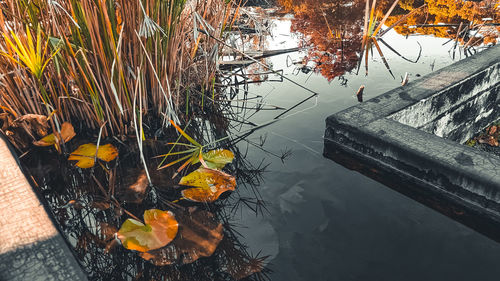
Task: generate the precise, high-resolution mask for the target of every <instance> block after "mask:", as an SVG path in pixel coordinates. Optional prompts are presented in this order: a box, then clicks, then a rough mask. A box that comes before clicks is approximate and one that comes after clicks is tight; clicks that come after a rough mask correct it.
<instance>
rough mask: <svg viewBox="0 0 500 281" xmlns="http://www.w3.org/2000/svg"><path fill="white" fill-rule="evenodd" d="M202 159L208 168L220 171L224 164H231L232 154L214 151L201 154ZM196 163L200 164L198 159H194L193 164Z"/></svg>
mask: <svg viewBox="0 0 500 281" xmlns="http://www.w3.org/2000/svg"><path fill="white" fill-rule="evenodd" d="M202 157H203V160H204V161H205V163H206V165H207V166H208V168H210V169H222V168H224V166H226V164H229V163H231V162H233V159H234V154H233V152H231V151H229V150H227V149H216V150H210V151H208V152H206V153H202ZM198 162H200V159H198V158H196V160H195V161H194V162H193V164H196V163H198Z"/></svg>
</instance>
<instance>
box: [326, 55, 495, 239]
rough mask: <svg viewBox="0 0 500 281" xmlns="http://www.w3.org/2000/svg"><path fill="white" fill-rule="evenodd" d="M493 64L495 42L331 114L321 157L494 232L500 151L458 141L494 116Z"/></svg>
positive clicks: (492, 119) (476, 130)
mask: <svg viewBox="0 0 500 281" xmlns="http://www.w3.org/2000/svg"><path fill="white" fill-rule="evenodd" d="M499 70H500V46H494V47H491V48H489V49H487V50H484V51H482V52H480V53H478V54H476V55H474V56H471V57H468V58H466V59H464V60H461V61H459V62H456V63H454V64H452V65H450V66H447V67H445V68H443V69H440V70H438V71H435V72H432V73H430V74H428V75H426V76H424V77H422V78H420V79H418V80H415V81H413V82H410V83H408V84H407V85H405V86H401V87H398V88H395V89H393V90H391V91H389V92H386V93H384V94H382V95H380V96H377V97H375V98H372V99H370V100H368V101H366V102H364V103H361V104H359V105H357V106H353V107H351V108H348V109H346V110H344V111H341V112H339V113H336V114H334V115H331V116H329V117H328V118H327V119H326V131H325V137H324V138H325V139H324V142H325V147H324V156H325V157H327V158H330V159H332V160H334V161H336V162H338V163H340V164H342V165H344V166H346V167H347V168H350V169H354V170H357V171H360V172H362V173H363V174H365V175H368V176H370V177H372V178H374V179H375V180H378V181H380V182H382V183H385V184H386V185H388V186H390V187H392V188H394V189H396V190H397V191H399V192H401V193H403V194H405V195H408V196H410V197H412V198H414V199H416V200H418V201H420V202H422V203H424V204H426V205H429V206H430V207H432V208H434V209H436V210H438V211H441V212H442V213H445V214H446V213H447V212H449V211H450V210H451V212H452V213H454V214H452V215H451V216H452V217H456V216H459V217H460V216H468V217H470V218H472V217H476V218H479V219H478V220H477V222H479V221H481V224H482V225H485V224H489V225H490V226H492V225H495V226H498V227H493V228H496V229H495V230H494V231H490V230H491V229H490V230H488V231H486V232H490V233H487V235H488V236H491V235H489V234H492V233H496V232H497V233H500V157H498V156H496V155H492V154H490V153H486V152H484V151H480V150H478V149H474V148H472V147H468V146H466V145H463V144H462V143H461V141H462V140H463V138H465V137H466V136H468V135H470V134H474V133H477V132H478V131H479V130H482V129H484V127H485V126H487V124H489V123H491V122H492V121H495V120H494V119H495V118H496V119H498V116H499V114H500V91H499V89H500V74H499ZM471 115H472V116H471ZM481 126H484V127H481ZM430 201H432V202H435V204H434V203H429V202H430ZM445 205H448V206H452V207H450V208H447V209H446V210H447V211H445V210H444V209H443V207H442V206H445ZM447 215H450V214H447ZM492 222H495V224H492ZM496 223H498V224H496ZM466 224H467V225H469V226H471V224H472V227H474V225H473V224H475V222H474V219H472V220H469V223H466ZM493 235H496V234H493ZM497 238H500V236H499V237H497Z"/></svg>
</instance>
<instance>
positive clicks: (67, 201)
mask: <svg viewBox="0 0 500 281" xmlns="http://www.w3.org/2000/svg"><path fill="white" fill-rule="evenodd" d="M191 124H192V126H190V129H189V132H190V134H191V135H193V136H196V137H197V139H199V140H201V139H203V140H204V141H203V143H206V142H209V140H210V139H212V138H221V137H222V136H224V135H225V133H224V132H225V130H224V129H223V128H222V127H221V125H220V124H219V125H216V124H214V123H211V122H206V121H203V120H201V119H200V120H198V121H193V122H192V123H191ZM240 140H241V139H234V140H230V139H228V140H226V141H225V142H224V143H223V144H220V145H224V146H225V147H231V150H232V151H233V152H234V153H235V156H236V157H235V160H234V162H233V163H232V164H231V165H229V166H228V167H227V170H228V172H229V173H231V174H233V175H235V176H236V178H238V186H239V187H238V188H239V189H242V188H248V190H249V192H245V193H249V194H254V195H253V196H239V195H238V191H236V192H234V193H233V194H232V195H231V196H230V197H228V198H227V199H224V200H221V201H218V202H215V203H213V204H197V203H190V202H188V201H182V202H179V203H178V204H175V203H172V202H173V201H175V199H177V198H179V196H180V187H179V186H177V185H176V184H175V182H174V181H172V179H171V174H172V173H173V171H172V170H156V169H154V165H156V164H158V163H154V162H155V161H154V160H151V161H150V162H148V164H149V165H150V171H151V179H152V182H153V185H152V186H148V184H147V180H146V178H145V176H144V169H143V167H142V163H141V162H140V161H139V158H140V156H139V155H138V150H137V148H136V147H137V146H136V145H134V142H131V144H130V145H129V144H127V146H124V144H122V145H121V148H120V159H119V160H117V161H116V163H111V164H109V165H108V166H106V167H96V168H94V169H93V170H91V171H80V170H78V169H77V168H74V167H72V166H71V165H69V163H67V162H66V161H65V160H63V159H61V158H60V156H58V155H57V154H55V153H49V152H47V151H46V150H40V151H38V152H36V153H30V154H27V155H26V156H25V157H23V158H22V161H23V164H24V165H26V166H27V167H28V168H29V171H30V172H31V173H32V175H33V177H34V179H35V180H36V182H38V183H39V186H38V188H39V189H40V190H41V192H42V193H43V196H44V197H45V198H46V200H47V201H48V203H49V205H50V207H51V209H52V212H53V214H54V217H55V218H56V220H57V221H58V222H59V224H60V227H61V229H62V231H63V233H64V234H65V236H66V237H67V238H68V240H69V241H70V243H71V244H72V246H73V247H74V250H75V252H76V255H77V256H78V258H79V259H80V261H81V262H82V264H83V266H84V268H85V269H86V270H87V272H88V273H89V277H90V279H92V280H153V279H155V280H240V279H245V280H267V279H268V277H267V275H268V273H269V269H267V268H266V267H265V266H264V265H265V257H260V256H253V255H251V254H250V253H249V252H248V250H247V248H246V246H245V245H244V244H243V243H242V242H240V240H239V236H238V233H237V232H236V231H234V230H233V228H232V223H233V222H234V219H233V216H234V214H236V213H238V210H240V209H241V208H250V209H252V210H254V211H255V212H256V213H259V212H261V211H262V210H263V208H264V207H263V199H262V198H261V197H260V195H259V192H258V185H259V184H260V181H261V175H262V173H263V171H264V168H265V167H263V166H262V165H259V166H257V167H254V166H253V165H252V164H251V163H249V162H248V161H247V160H245V155H244V154H242V153H241V152H240V150H239V149H238V147H236V146H235V145H234V142H238V141H240ZM72 145H74V146H77V144H72ZM134 147H135V148H134ZM165 149H167V146H166V145H165V143H164V142H160V141H157V142H148V143H147V144H144V154H145V155H146V158H147V159H152V158H151V157H152V156H155V155H158V154H161V153H164V152H165ZM157 162H159V160H158V161H157ZM103 168H105V169H103ZM187 172H188V171H183V173H184V174H185V173H187ZM152 208H157V209H162V210H171V211H172V212H173V213H174V214H176V216H177V217H178V218H179V220H181V219H182V218H183V219H182V223H181V224H180V225H181V228H182V227H187V225H188V224H187V223H186V219H187V220H188V221H189V220H193V222H192V223H190V225H191V227H192V229H193V231H194V233H195V234H191V235H195V236H192V237H188V236H186V235H184V236H183V237H177V238H176V239H177V242H176V240H174V241H173V242H172V243H173V244H175V245H177V246H176V247H180V248H179V249H181V250H182V251H183V252H179V253H183V254H182V255H178V256H177V257H176V258H170V259H169V260H167V263H170V262H171V263H172V264H168V265H164V266H156V265H154V264H153V263H152V262H150V261H146V260H144V259H142V258H141V257H139V255H138V253H136V252H132V251H129V250H126V249H124V248H123V247H121V246H118V245H116V242H115V240H114V237H113V234H114V233H115V232H116V231H117V230H118V228H119V227H120V225H121V224H122V223H123V221H124V220H125V219H127V218H129V217H142V213H143V212H144V210H146V209H152ZM195 209H196V210H198V211H195ZM193 212H194V213H193ZM191 213H193V214H192V215H190V214H191ZM195 213H196V214H198V215H195ZM200 214H201V215H200ZM211 225H212V226H211ZM217 225H221V227H222V229H223V235H224V236H223V238H222V240H221V241H220V242H218V245H216V246H217V248H216V249H215V252H214V253H213V254H211V255H209V256H204V255H206V254H205V253H204V251H205V250H204V248H203V247H206V246H207V245H206V243H208V242H210V241H213V238H209V237H210V235H213V233H215V232H213V231H215V226H217ZM193 231H191V232H189V233H193ZM210 233H212V234H210ZM186 239H187V240H186ZM189 239H192V240H189ZM183 241H188V242H183ZM193 242H194V243H193ZM183 243H184V244H183ZM181 250H179V251H181ZM193 257H200V258H199V259H196V260H195V261H194V262H190V259H192V258H193ZM167 263H165V264H167Z"/></svg>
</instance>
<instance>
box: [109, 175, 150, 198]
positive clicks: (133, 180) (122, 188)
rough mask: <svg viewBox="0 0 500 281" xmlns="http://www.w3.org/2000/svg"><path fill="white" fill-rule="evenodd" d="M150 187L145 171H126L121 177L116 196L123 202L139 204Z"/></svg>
mask: <svg viewBox="0 0 500 281" xmlns="http://www.w3.org/2000/svg"><path fill="white" fill-rule="evenodd" d="M148 186H149V181H148V177H147V175H146V171H145V170H144V169H136V168H131V169H126V170H125V171H124V172H123V173H122V175H121V180H120V184H119V185H117V190H116V195H115V196H116V197H117V198H118V199H119V200H120V201H122V202H127V203H136V204H139V203H141V202H142V200H143V199H144V196H145V194H146V190H147V188H148Z"/></svg>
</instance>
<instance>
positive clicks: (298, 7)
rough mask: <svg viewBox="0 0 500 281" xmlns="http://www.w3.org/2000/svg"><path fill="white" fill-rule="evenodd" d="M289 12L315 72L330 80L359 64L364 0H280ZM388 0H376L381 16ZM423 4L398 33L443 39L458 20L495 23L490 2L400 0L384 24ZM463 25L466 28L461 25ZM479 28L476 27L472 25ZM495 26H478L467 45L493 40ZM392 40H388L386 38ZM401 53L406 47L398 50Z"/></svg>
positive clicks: (452, 35) (499, 14)
mask: <svg viewBox="0 0 500 281" xmlns="http://www.w3.org/2000/svg"><path fill="white" fill-rule="evenodd" d="M278 3H279V4H280V5H281V6H282V7H283V8H284V9H285V10H286V11H288V12H292V13H294V15H295V17H294V19H293V20H292V28H291V29H292V30H291V31H293V32H299V33H301V34H303V35H304V43H303V44H304V45H305V46H308V47H310V49H309V51H308V54H307V56H306V58H305V61H304V62H303V63H306V62H307V61H313V62H314V63H315V64H316V67H315V70H316V71H317V72H320V73H321V75H323V76H324V77H325V78H327V79H328V80H329V81H332V80H333V79H334V78H335V77H338V76H341V75H342V74H344V73H345V72H349V71H351V70H353V69H354V68H355V67H356V66H357V61H358V59H359V55H358V53H359V51H360V47H361V41H362V36H363V30H362V29H363V24H364V12H365V1H364V0H354V1H353V0H335V1H334V0H304V1H302V0H278ZM392 3H393V1H392V0H382V1H377V7H376V13H377V14H378V15H379V18H380V17H381V16H382V15H384V14H385V12H387V10H388V9H389V7H390V5H391V4H392ZM423 4H427V7H425V8H423V9H420V10H418V11H417V12H416V13H414V14H413V15H411V16H410V17H408V18H407V20H406V21H403V22H402V23H401V24H399V25H398V26H396V27H395V31H396V32H397V33H399V34H402V35H409V34H424V35H434V36H436V37H442V38H453V39H454V38H455V37H456V34H457V29H458V28H459V24H460V23H461V22H464V24H465V25H470V26H471V27H472V24H473V23H474V24H480V23H482V22H483V19H484V18H492V19H493V20H492V21H490V22H493V23H498V22H499V18H500V9H496V10H495V9H494V7H493V5H494V1H491V0H485V1H481V2H470V1H456V0H402V1H400V2H399V4H398V7H397V8H396V9H395V10H394V11H393V12H392V16H390V17H389V19H388V20H387V22H386V25H387V26H390V25H392V24H393V23H395V22H396V21H398V20H399V19H400V18H402V17H403V16H404V15H406V14H408V13H409V12H411V11H413V10H414V9H416V8H418V7H420V6H422V5H423ZM438 23H439V24H441V23H445V24H453V26H446V27H411V26H412V25H417V24H438ZM465 25H464V26H465ZM475 30H476V31H477V30H478V29H477V27H476V28H475ZM499 30H500V28H499V27H493V26H483V27H481V29H479V30H478V33H477V36H478V38H479V39H474V40H473V42H470V43H469V45H470V46H473V45H480V44H488V43H495V42H496V38H498V35H499ZM471 34H472V35H476V34H475V31H474V32H470V34H467V35H464V36H463V37H460V38H459V41H460V42H462V44H466V43H468V41H469V38H470V36H471ZM388 43H389V44H390V42H388ZM399 51H400V52H401V51H403V53H404V50H399Z"/></svg>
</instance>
